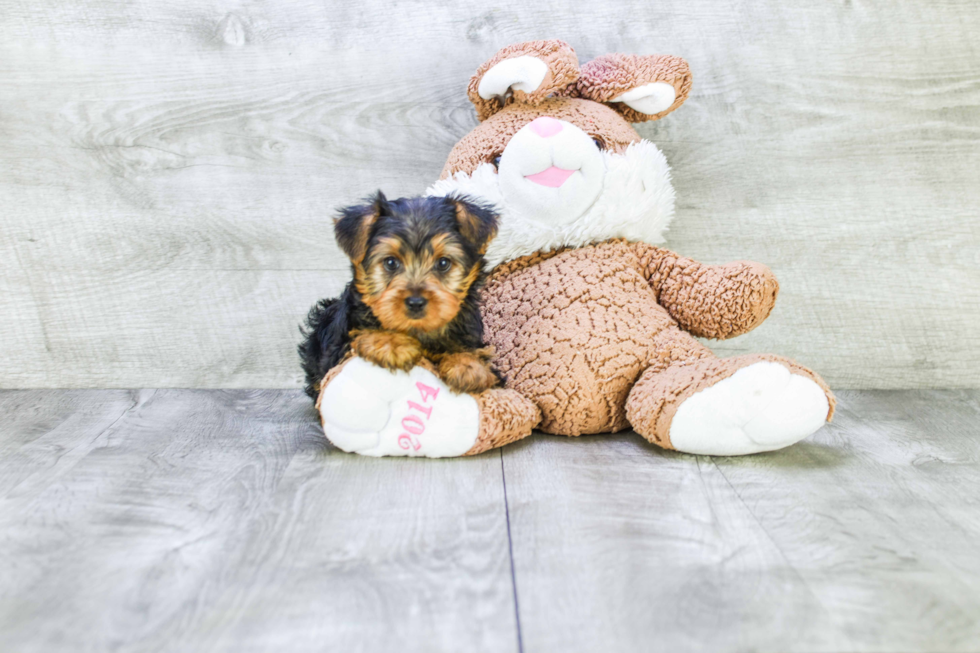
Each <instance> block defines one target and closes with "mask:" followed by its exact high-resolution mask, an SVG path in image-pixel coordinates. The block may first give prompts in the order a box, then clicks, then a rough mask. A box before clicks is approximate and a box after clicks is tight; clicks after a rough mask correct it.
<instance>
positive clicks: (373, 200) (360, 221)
mask: <svg viewBox="0 0 980 653" xmlns="http://www.w3.org/2000/svg"><path fill="white" fill-rule="evenodd" d="M366 201H367V202H368V203H367V204H359V205H357V206H348V207H347V208H344V209H341V210H340V215H339V216H338V217H337V218H335V219H334V221H333V232H334V236H335V237H336V238H337V244H338V245H340V249H342V250H343V251H344V254H346V255H347V257H348V258H349V259H350V260H351V261H352V262H353V263H354V264H355V265H356V264H359V263H360V262H361V261H363V260H364V255H365V254H367V245H368V240H369V239H370V237H371V228H372V227H373V226H374V223H375V222H377V221H378V218H380V217H381V216H382V215H389V213H390V211H389V208H388V200H387V198H386V197H385V196H384V193H382V192H381V191H380V190H379V191H378V192H377V194H376V195H374V196H373V197H369V198H367V200H366Z"/></svg>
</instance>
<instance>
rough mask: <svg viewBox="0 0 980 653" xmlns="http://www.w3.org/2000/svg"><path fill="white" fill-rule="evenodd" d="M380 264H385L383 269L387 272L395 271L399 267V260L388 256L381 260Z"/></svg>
mask: <svg viewBox="0 0 980 653" xmlns="http://www.w3.org/2000/svg"><path fill="white" fill-rule="evenodd" d="M381 264H382V265H384V266H385V270H387V271H388V272H395V271H397V270H398V268H399V267H401V262H400V261H399V260H398V259H396V258H395V257H394V256H389V257H388V258H386V259H385V260H384V261H382V262H381Z"/></svg>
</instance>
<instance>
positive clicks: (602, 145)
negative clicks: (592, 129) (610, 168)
mask: <svg viewBox="0 0 980 653" xmlns="http://www.w3.org/2000/svg"><path fill="white" fill-rule="evenodd" d="M592 142H593V143H595V146H596V147H598V148H599V150H600V151H601V150H604V149H606V144H605V143H603V142H602V139H600V138H593V139H592Z"/></svg>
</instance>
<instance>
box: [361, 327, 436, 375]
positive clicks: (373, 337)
mask: <svg viewBox="0 0 980 653" xmlns="http://www.w3.org/2000/svg"><path fill="white" fill-rule="evenodd" d="M351 348H352V349H353V350H354V353H355V354H357V355H358V356H359V357H361V358H363V359H364V360H366V361H369V362H371V363H374V364H375V365H377V366H379V367H383V368H385V369H386V370H392V371H395V370H401V371H403V372H407V371H408V370H410V369H412V368H413V367H415V364H416V363H417V362H419V358H421V357H422V346H421V345H420V344H419V341H418V340H416V339H415V338H413V337H412V336H410V335H407V334H404V333H397V332H395V331H362V332H360V333H359V334H358V335H356V336H355V338H354V341H353V342H352V343H351Z"/></svg>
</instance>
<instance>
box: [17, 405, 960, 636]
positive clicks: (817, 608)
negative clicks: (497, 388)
mask: <svg viewBox="0 0 980 653" xmlns="http://www.w3.org/2000/svg"><path fill="white" fill-rule="evenodd" d="M0 417H2V421H0V650H3V651H17V652H18V653H33V652H39V653H40V652H43V653H60V652H62V651H72V652H78V651H83V652H87V651H91V652H93V653H94V652H96V651H107V650H113V651H121V652H123V653H126V652H129V651H141V652H146V651H161V652H164V651H166V652H170V651H180V652H181V653H183V652H194V651H228V652H239V651H244V652H251V651H270V650H275V651H283V652H285V653H293V652H295V651H426V652H428V651H453V652H454V651H507V652H512V651H516V650H524V651H527V652H528V653H535V652H539V651H544V652H550V651H564V652H568V653H576V652H577V651H607V650H608V651H671V652H674V651H706V650H710V651H720V652H722V653H724V652H727V651H748V650H751V651H759V652H761V653H767V652H770V651H771V652H783V651H790V652H795V651H807V652H813V651H826V652H833V653H847V652H851V651H882V652H885V651H928V652H937V651H943V652H952V651H976V650H977V643H978V642H980V556H977V542H978V541H980V496H978V494H977V492H976V489H977V487H978V486H980V426H978V424H980V391H967V390H960V391H950V390H947V391H903V392H894V391H891V392H884V391H879V392H869V391H848V392H844V393H842V394H841V397H840V403H839V405H838V415H837V418H836V420H835V422H834V423H833V424H832V425H831V426H830V427H828V428H826V429H824V430H822V431H820V432H819V433H817V434H816V435H815V436H814V437H811V438H810V439H808V440H806V441H804V442H802V443H800V444H797V445H795V446H793V447H791V448H789V449H786V450H784V451H780V452H775V453H771V454H759V455H755V456H747V457H743V458H714V459H713V458H708V457H698V456H688V455H683V454H677V453H672V452H665V451H663V450H661V449H658V448H656V447H654V446H653V445H650V444H648V443H646V442H645V441H644V440H642V439H641V438H640V437H639V436H636V435H632V434H629V435H616V436H595V437H588V436H585V437H581V438H559V437H552V436H534V437H532V438H530V439H528V440H524V441H522V442H520V443H517V444H515V445H511V446H509V447H507V448H505V449H503V450H501V451H494V452H489V453H487V454H483V455H480V456H476V457H473V458H466V459H451V460H424V459H423V460H405V459H373V458H364V457H359V456H354V455H348V454H343V453H340V452H337V451H336V450H334V449H332V448H331V447H330V446H329V445H328V444H327V443H326V441H325V440H324V439H323V436H322V433H321V432H320V430H319V428H318V427H317V426H316V422H315V416H314V413H313V411H312V410H311V408H310V402H309V400H308V399H307V398H306V397H305V396H304V395H302V393H301V392H300V391H296V390H289V391H269V390H266V391H247V390H231V391H213V390H211V391H209V390H142V391H131V390H119V391H113V390H99V391H71V390H69V391H65V390H31V391H4V392H0ZM511 565H513V577H512V575H511V573H512V572H511ZM515 588H516V592H515ZM518 624H519V626H518ZM519 637H520V639H519Z"/></svg>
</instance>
